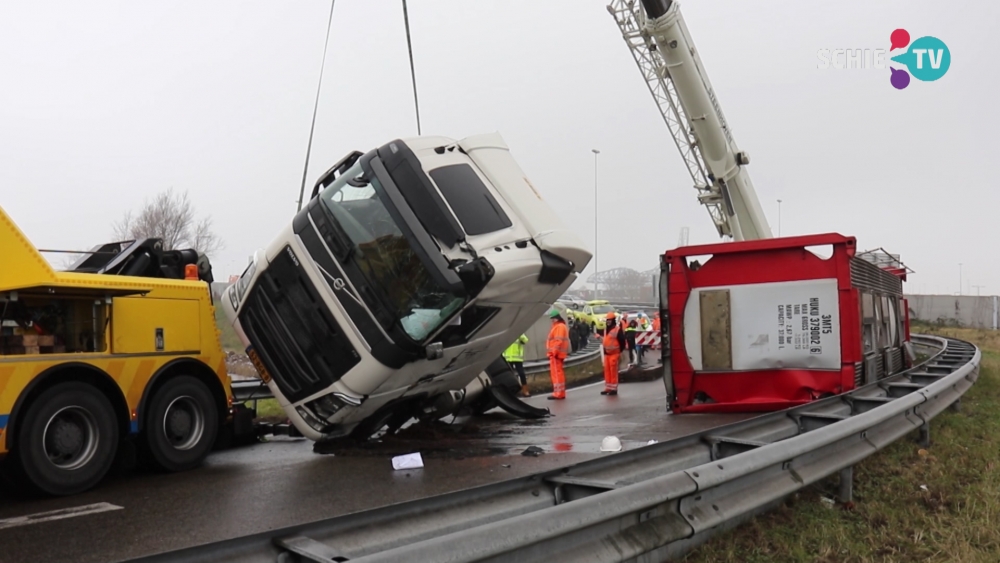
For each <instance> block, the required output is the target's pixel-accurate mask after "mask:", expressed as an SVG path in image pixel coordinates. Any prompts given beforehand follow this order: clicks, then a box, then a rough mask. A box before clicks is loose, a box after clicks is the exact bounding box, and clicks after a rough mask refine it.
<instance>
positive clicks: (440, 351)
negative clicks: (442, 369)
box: [424, 342, 444, 360]
mask: <svg viewBox="0 0 1000 563" xmlns="http://www.w3.org/2000/svg"><path fill="white" fill-rule="evenodd" d="M424 353H426V354H427V359H428V360H440V359H441V358H443V357H444V344H442V343H440V342H434V343H432V344H428V345H427V347H426V348H424Z"/></svg>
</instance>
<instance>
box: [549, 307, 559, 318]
mask: <svg viewBox="0 0 1000 563" xmlns="http://www.w3.org/2000/svg"><path fill="white" fill-rule="evenodd" d="M549 318H550V319H557V318H559V309H552V310H551V311H549Z"/></svg>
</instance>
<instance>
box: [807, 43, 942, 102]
mask: <svg viewBox="0 0 1000 563" xmlns="http://www.w3.org/2000/svg"><path fill="white" fill-rule="evenodd" d="M889 41H890V45H891V46H890V47H889V50H888V51H886V50H885V49H820V50H819V51H818V52H817V54H816V56H817V57H818V58H819V61H820V62H819V66H818V67H817V68H821V69H826V68H831V67H832V68H836V69H867V68H878V69H885V68H888V69H889V71H890V75H889V83H890V84H892V86H893V88H896V89H897V90H902V89H903V88H906V87H907V86H909V85H910V75H911V74H912V75H913V77H914V78H916V79H917V80H920V81H922V82H933V81H935V80H937V79H939V78H941V77H942V76H944V75H945V73H946V72H948V68H949V67H951V51H949V50H948V46H947V45H945V44H944V41H941V40H940V39H938V38H937V37H931V36H930V35H926V36H924V37H921V38H919V39H917V40H916V41H913V42H912V43H911V42H910V33H909V32H908V31H906V30H905V29H897V30H895V31H893V32H892V33H891V34H890V35H889ZM907 46H908V47H909V48H908V49H907ZM896 49H906V51H904V52H903V53H901V54H899V55H896V56H895V57H892V59H891V61H892V62H893V63H897V64H899V65H903V66H905V67H906V69H907V70H908V71H909V72H907V70H903V69H900V68H895V67H892V66H888V67H887V63H886V60H885V58H886V55H887V54H888V53H890V52H892V51H895V50H896Z"/></svg>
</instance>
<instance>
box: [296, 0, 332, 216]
mask: <svg viewBox="0 0 1000 563" xmlns="http://www.w3.org/2000/svg"><path fill="white" fill-rule="evenodd" d="M336 1H337V0H330V18H329V20H328V21H327V22H326V41H325V42H324V43H323V61H322V62H321V63H320V67H319V84H317V85H316V103H315V104H314V105H313V116H312V125H310V126H309V144H308V145H306V164H305V166H304V167H303V168H302V187H301V188H299V206H298V207H297V208H296V210H295V211H296V213H297V212H299V211H302V198H303V196H305V193H306V175H307V174H308V173H309V154H310V153H312V144H313V133H314V132H315V131H316V114H317V112H318V111H319V93H320V90H321V89H322V87H323V70H324V69H325V68H326V52H327V49H329V48H330V28H331V27H332V26H333V5H334V3H335V2H336Z"/></svg>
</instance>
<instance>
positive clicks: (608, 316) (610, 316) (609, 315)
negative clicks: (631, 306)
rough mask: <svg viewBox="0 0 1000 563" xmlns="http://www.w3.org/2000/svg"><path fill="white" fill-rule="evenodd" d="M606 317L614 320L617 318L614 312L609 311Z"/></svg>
mask: <svg viewBox="0 0 1000 563" xmlns="http://www.w3.org/2000/svg"><path fill="white" fill-rule="evenodd" d="M604 318H605V319H607V320H609V321H613V320H615V314H614V313H608V314H607V315H606V316H605V317H604Z"/></svg>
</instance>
